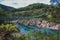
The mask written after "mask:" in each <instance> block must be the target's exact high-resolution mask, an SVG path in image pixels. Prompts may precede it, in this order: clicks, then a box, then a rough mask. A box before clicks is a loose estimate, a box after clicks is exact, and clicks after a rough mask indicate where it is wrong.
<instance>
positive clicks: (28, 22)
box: [18, 19, 60, 30]
mask: <svg viewBox="0 0 60 40" xmlns="http://www.w3.org/2000/svg"><path fill="white" fill-rule="evenodd" d="M18 23H19V24H24V25H25V26H37V27H38V28H49V29H54V30H59V29H60V24H55V23H52V22H48V21H46V20H42V21H39V20H38V19H33V20H19V21H18Z"/></svg>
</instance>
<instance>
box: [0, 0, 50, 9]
mask: <svg viewBox="0 0 60 40" xmlns="http://www.w3.org/2000/svg"><path fill="white" fill-rule="evenodd" d="M49 1H50V0H0V3H1V4H4V5H7V6H12V7H14V8H20V7H25V6H27V5H29V4H33V3H45V4H50V3H49Z"/></svg>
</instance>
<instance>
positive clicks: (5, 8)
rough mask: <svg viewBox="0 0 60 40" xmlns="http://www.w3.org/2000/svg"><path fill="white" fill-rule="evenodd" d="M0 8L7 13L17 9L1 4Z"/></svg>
mask: <svg viewBox="0 0 60 40" xmlns="http://www.w3.org/2000/svg"><path fill="white" fill-rule="evenodd" d="M0 8H2V9H4V10H5V11H11V10H14V9H15V8H13V7H10V6H6V5H3V4H0Z"/></svg>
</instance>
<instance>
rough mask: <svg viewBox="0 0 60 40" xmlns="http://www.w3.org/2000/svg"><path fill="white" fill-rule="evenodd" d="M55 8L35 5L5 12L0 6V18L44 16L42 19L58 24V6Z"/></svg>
mask: <svg viewBox="0 0 60 40" xmlns="http://www.w3.org/2000/svg"><path fill="white" fill-rule="evenodd" d="M58 6H59V7H55V6H52V5H47V4H42V3H35V4H31V5H28V6H26V7H23V8H19V9H14V10H9V9H8V10H5V9H3V8H2V7H1V6H0V17H5V16H8V17H13V16H27V17H28V16H38V15H41V14H45V16H43V17H42V18H43V19H44V20H48V21H49V22H55V23H60V18H59V17H60V5H58ZM7 8H9V7H7Z"/></svg>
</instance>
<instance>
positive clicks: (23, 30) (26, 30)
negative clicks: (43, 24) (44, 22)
mask: <svg viewBox="0 0 60 40" xmlns="http://www.w3.org/2000/svg"><path fill="white" fill-rule="evenodd" d="M17 27H18V28H19V30H20V32H21V33H22V34H27V33H29V32H30V31H31V32H34V31H35V30H38V31H39V32H41V33H44V34H47V35H54V34H56V33H57V32H58V31H57V30H52V29H47V28H37V27H36V26H29V27H28V26H25V25H23V24H17Z"/></svg>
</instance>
